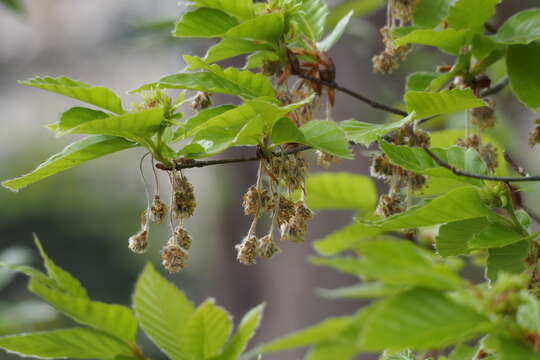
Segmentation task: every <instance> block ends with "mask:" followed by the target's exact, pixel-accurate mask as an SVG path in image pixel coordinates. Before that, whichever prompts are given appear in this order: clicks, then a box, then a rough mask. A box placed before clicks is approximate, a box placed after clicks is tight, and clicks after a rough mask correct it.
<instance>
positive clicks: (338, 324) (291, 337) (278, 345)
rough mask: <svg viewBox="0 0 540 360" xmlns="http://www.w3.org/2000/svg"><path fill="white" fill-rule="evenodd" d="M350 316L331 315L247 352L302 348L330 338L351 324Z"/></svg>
mask: <svg viewBox="0 0 540 360" xmlns="http://www.w3.org/2000/svg"><path fill="white" fill-rule="evenodd" d="M351 320H352V317H350V316H342V317H333V318H332V317H331V318H327V319H326V320H324V321H322V322H321V323H319V324H316V325H312V326H308V327H306V328H304V329H302V330H299V331H297V332H293V333H291V334H287V335H285V336H282V337H280V338H277V339H274V340H272V341H270V342H268V343H266V344H263V345H261V346H258V347H257V348H255V349H254V350H252V351H250V352H249V354H268V353H273V352H276V351H284V350H290V349H297V348H303V347H306V346H309V345H313V344H317V343H319V342H322V341H325V340H330V339H333V338H335V337H336V336H338V334H339V333H340V332H341V331H342V330H344V329H345V328H346V327H347V326H349V325H350V324H351Z"/></svg>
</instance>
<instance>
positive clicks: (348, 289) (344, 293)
mask: <svg viewBox="0 0 540 360" xmlns="http://www.w3.org/2000/svg"><path fill="white" fill-rule="evenodd" d="M403 289H404V287H403V286H394V285H386V284H381V283H379V282H364V283H362V284H358V285H352V286H345V287H340V288H337V289H317V293H318V294H319V295H320V296H322V297H324V298H327V299H375V298H379V297H383V296H389V295H394V294H395V293H397V292H399V291H402V290H403Z"/></svg>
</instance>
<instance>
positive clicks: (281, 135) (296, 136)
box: [271, 117, 306, 145]
mask: <svg viewBox="0 0 540 360" xmlns="http://www.w3.org/2000/svg"><path fill="white" fill-rule="evenodd" d="M271 140H272V143H273V144H274V145H281V144H287V143H297V144H304V143H305V142H306V138H305V136H304V133H302V131H300V129H298V127H296V125H295V124H294V123H293V122H292V120H291V119H289V118H287V117H284V118H281V119H279V120H278V121H276V123H275V124H274V127H273V128H272V137H271Z"/></svg>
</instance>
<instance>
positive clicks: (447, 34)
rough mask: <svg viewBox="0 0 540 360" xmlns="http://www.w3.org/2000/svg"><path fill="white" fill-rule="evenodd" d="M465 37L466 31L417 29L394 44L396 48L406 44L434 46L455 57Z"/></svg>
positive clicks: (396, 40)
mask: <svg viewBox="0 0 540 360" xmlns="http://www.w3.org/2000/svg"><path fill="white" fill-rule="evenodd" d="M466 37H467V30H455V29H444V30H432V29H417V30H413V31H411V32H409V33H407V34H406V35H404V36H402V37H400V38H397V39H395V40H394V44H395V45H396V46H403V45H407V44H420V45H427V46H435V47H438V48H439V49H441V50H442V51H444V52H447V53H449V54H452V55H457V54H458V53H459V50H460V49H461V47H462V46H463V45H464V44H465V40H466Z"/></svg>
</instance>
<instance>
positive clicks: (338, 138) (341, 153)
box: [300, 120, 353, 159]
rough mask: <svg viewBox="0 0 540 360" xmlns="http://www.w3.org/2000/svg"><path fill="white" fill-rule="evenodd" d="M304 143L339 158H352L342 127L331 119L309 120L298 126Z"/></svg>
mask: <svg viewBox="0 0 540 360" xmlns="http://www.w3.org/2000/svg"><path fill="white" fill-rule="evenodd" d="M300 131H302V133H303V134H304V137H305V139H306V145H309V146H312V147H314V148H316V149H319V150H321V151H323V152H326V153H329V154H331V155H334V156H338V157H341V158H346V159H352V158H353V155H352V152H351V150H350V149H349V143H348V141H347V139H346V138H345V132H344V131H343V129H341V128H340V127H338V125H337V124H336V123H335V122H333V121H325V120H311V121H309V122H308V123H306V124H304V125H302V127H300Z"/></svg>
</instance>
